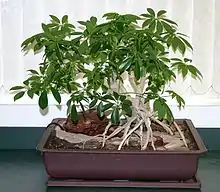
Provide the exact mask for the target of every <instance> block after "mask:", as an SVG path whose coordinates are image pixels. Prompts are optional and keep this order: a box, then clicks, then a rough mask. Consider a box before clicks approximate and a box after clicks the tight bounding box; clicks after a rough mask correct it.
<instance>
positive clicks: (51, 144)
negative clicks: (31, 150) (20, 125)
mask: <svg viewBox="0 0 220 192" xmlns="http://www.w3.org/2000/svg"><path fill="white" fill-rule="evenodd" d="M179 126H180V127H181V129H182V131H183V132H184V135H185V137H186V139H188V140H189V141H190V143H189V144H188V145H189V150H197V149H198V147H197V145H196V143H195V141H194V139H193V137H192V135H191V133H190V131H189V129H188V128H187V126H186V125H185V124H179ZM152 129H153V131H161V130H163V129H161V127H160V125H157V124H154V123H152ZM112 131H113V130H112ZM112 131H111V132H112ZM90 133H91V132H90ZM92 135H93V134H92ZM117 136H118V137H120V136H122V135H120V134H119V135H117ZM156 139H157V140H156V141H155V147H156V148H157V147H161V146H164V145H165V144H166V143H164V142H163V139H162V138H161V137H159V136H157V137H156ZM117 147H118V146H117V145H112V144H111V143H110V142H109V143H106V145H105V147H104V148H102V146H101V142H98V141H95V140H91V141H87V142H86V144H85V145H84V146H83V144H82V143H78V144H73V143H69V142H67V141H65V140H62V139H59V138H57V137H56V133H55V131H52V133H51V135H50V137H49V139H48V140H47V142H46V144H45V148H46V149H56V150H82V148H83V150H97V149H99V150H111V151H116V150H117ZM122 150H124V151H140V144H139V142H138V140H137V141H136V142H132V143H130V144H129V146H124V147H123V148H122ZM146 150H147V151H152V150H153V148H152V147H151V143H149V145H148V148H147V149H146Z"/></svg>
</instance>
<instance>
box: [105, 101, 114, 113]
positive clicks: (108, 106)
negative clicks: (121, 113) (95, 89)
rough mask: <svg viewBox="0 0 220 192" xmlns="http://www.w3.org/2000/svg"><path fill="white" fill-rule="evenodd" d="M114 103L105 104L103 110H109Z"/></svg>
mask: <svg viewBox="0 0 220 192" xmlns="http://www.w3.org/2000/svg"><path fill="white" fill-rule="evenodd" d="M113 105H114V104H113V103H107V104H105V105H103V109H102V110H103V112H105V111H107V110H108V109H110V108H112V106H113Z"/></svg>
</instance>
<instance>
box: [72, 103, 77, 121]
mask: <svg viewBox="0 0 220 192" xmlns="http://www.w3.org/2000/svg"><path fill="white" fill-rule="evenodd" d="M71 119H72V121H73V122H74V123H77V122H78V113H77V110H76V105H75V104H73V105H72V107H71Z"/></svg>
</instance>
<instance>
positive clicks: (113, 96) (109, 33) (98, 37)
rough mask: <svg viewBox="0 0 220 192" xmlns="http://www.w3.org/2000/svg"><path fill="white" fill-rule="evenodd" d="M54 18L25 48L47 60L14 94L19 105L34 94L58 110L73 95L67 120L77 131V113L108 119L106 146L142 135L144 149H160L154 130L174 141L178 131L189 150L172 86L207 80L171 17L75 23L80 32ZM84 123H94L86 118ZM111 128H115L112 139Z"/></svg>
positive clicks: (154, 15) (110, 17)
mask: <svg viewBox="0 0 220 192" xmlns="http://www.w3.org/2000/svg"><path fill="white" fill-rule="evenodd" d="M50 17H51V21H50V22H49V23H47V24H44V23H42V32H41V33H38V34H35V35H33V36H31V37H30V38H28V39H26V40H25V41H24V42H23V43H22V50H23V51H24V52H27V53H28V52H29V51H31V50H32V51H33V52H34V53H35V54H38V53H39V52H41V51H43V53H44V55H43V60H42V62H41V63H39V68H38V70H33V69H30V70H28V72H30V76H29V77H28V78H27V79H26V80H25V81H24V82H23V85H22V86H20V85H19V86H15V87H12V88H11V90H13V91H15V90H16V91H18V93H16V94H15V96H14V100H17V99H20V98H21V97H22V96H24V95H25V94H27V95H28V96H29V97H30V98H33V97H34V96H35V95H36V96H38V97H39V102H38V104H39V106H40V108H41V109H45V108H47V106H48V94H49V93H52V95H53V96H54V98H55V100H56V101H57V102H58V103H59V104H60V103H61V99H62V94H68V95H69V100H68V102H67V106H68V109H67V117H68V118H71V121H72V122H73V124H75V125H77V124H78V123H79V122H78V121H79V108H78V107H77V106H80V108H81V110H80V111H82V112H83V114H85V113H86V111H88V110H91V109H92V110H93V111H94V110H95V112H96V113H97V116H98V117H99V118H100V119H102V118H103V117H106V116H107V117H108V124H107V125H106V126H105V129H104V130H103V132H102V134H101V135H96V136H94V137H101V138H102V146H103V147H104V146H105V143H106V141H107V140H109V139H111V138H112V137H114V136H115V135H117V134H119V133H122V134H123V135H122V139H121V142H120V144H119V145H118V150H121V149H122V147H123V146H124V145H125V144H127V145H128V144H129V142H128V141H129V138H130V137H131V136H132V134H137V135H138V137H139V139H140V143H141V145H140V148H141V150H146V149H147V147H148V144H149V142H151V146H152V148H153V149H154V150H156V148H155V145H154V140H153V130H152V127H151V124H152V123H156V124H158V125H160V126H161V129H164V131H165V132H168V133H169V134H170V135H173V127H174V128H175V129H177V130H178V131H179V133H180V135H181V137H182V139H183V142H184V144H185V146H187V143H186V140H185V137H184V134H183V132H182V131H181V129H180V127H179V126H178V125H177V123H176V122H175V121H174V117H173V114H172V111H171V110H170V108H169V106H168V104H167V100H166V98H167V97H171V98H173V99H175V100H176V101H177V103H178V106H179V108H182V107H184V105H185V102H184V99H183V98H182V97H181V96H180V95H178V94H177V93H176V92H174V91H173V90H171V89H170V87H169V84H170V83H171V82H175V81H176V77H177V75H178V74H179V75H181V76H182V77H183V78H186V77H187V76H189V75H190V76H192V77H193V78H201V77H202V74H201V73H200V71H199V70H198V69H197V68H196V67H195V66H193V65H192V64H191V62H192V60H191V59H189V58H186V57H185V53H186V51H192V49H193V48H192V46H191V45H190V43H189V42H188V41H187V36H186V35H185V34H182V33H180V32H179V31H178V25H177V23H176V22H174V21H172V20H170V19H168V18H167V17H166V11H164V10H160V11H159V12H157V13H155V11H154V10H153V9H151V8H148V9H147V11H146V13H143V14H141V15H134V14H123V15H122V14H119V13H106V14H104V16H103V18H105V21H104V22H102V23H99V22H98V19H97V18H96V17H94V16H93V17H91V18H90V19H89V20H86V21H78V26H77V27H75V26H74V25H73V24H71V23H69V22H68V16H67V15H65V16H63V17H62V18H61V19H59V18H57V17H56V16H54V15H50ZM171 53H172V55H175V56H174V57H171ZM84 120H85V121H89V119H88V118H87V117H86V116H85V115H84ZM131 125H132V126H131ZM111 127H114V128H115V129H114V130H113V131H112V132H111V134H107V133H108V131H109V129H110V128H111Z"/></svg>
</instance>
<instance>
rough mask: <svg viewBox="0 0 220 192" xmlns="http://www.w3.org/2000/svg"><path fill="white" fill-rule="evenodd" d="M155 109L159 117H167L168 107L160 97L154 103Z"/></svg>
mask: <svg viewBox="0 0 220 192" xmlns="http://www.w3.org/2000/svg"><path fill="white" fill-rule="evenodd" d="M153 109H154V111H155V112H157V114H158V117H159V119H162V118H164V117H165V114H166V109H165V107H164V106H163V103H161V100H160V99H157V100H155V101H154V103H153Z"/></svg>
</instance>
